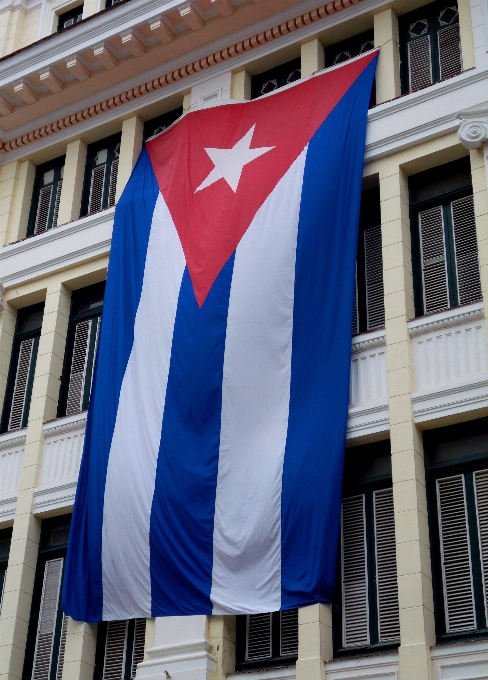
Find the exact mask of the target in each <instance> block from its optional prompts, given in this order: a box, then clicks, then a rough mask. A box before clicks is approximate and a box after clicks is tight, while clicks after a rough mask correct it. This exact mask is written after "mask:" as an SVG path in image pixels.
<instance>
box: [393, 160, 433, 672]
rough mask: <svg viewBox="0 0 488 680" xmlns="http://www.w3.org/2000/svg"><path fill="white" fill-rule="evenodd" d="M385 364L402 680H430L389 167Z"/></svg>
mask: <svg viewBox="0 0 488 680" xmlns="http://www.w3.org/2000/svg"><path fill="white" fill-rule="evenodd" d="M380 200H381V222H382V225H381V226H382V240H383V278H384V286H385V319H386V323H385V326H386V359H387V369H388V403H389V411H390V438H391V453H392V477H393V502H394V509H395V537H396V553H397V575H398V599H399V606H400V638H401V644H400V649H399V662H400V677H401V680H418V678H422V679H423V680H428V679H429V678H431V675H432V665H431V661H430V647H431V646H432V645H434V643H435V635H434V606H433V595H432V575H431V565H430V548H429V533H428V522H427V500H426V490H425V469H424V459H423V447H422V437H421V434H420V433H419V432H418V430H417V428H416V426H415V423H414V421H413V412H412V403H411V396H410V395H411V392H412V391H413V389H412V388H413V366H412V348H411V342H410V336H409V333H408V328H407V321H408V320H409V319H411V318H413V316H414V304H413V281H412V258H411V244H410V224H409V210H408V185H407V179H406V177H405V176H404V174H403V172H402V170H401V168H400V167H398V165H397V166H396V167H395V163H394V162H393V161H389V162H386V163H385V164H384V165H383V172H382V171H381V170H380Z"/></svg>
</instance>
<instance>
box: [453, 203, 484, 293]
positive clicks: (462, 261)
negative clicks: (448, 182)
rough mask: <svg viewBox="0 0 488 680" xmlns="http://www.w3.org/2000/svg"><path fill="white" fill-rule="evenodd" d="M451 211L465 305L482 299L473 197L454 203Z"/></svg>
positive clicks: (459, 281)
mask: <svg viewBox="0 0 488 680" xmlns="http://www.w3.org/2000/svg"><path fill="white" fill-rule="evenodd" d="M451 210H452V223H453V228H454V248H455V252H456V271H457V282H458V292H459V304H461V305H464V304H468V303H470V302H474V301H475V300H481V297H482V294H481V280H480V266H479V261H478V243H477V240H476V223H475V216H474V205H473V197H472V196H466V197H465V198H460V199H458V200H457V201H453V202H452V204H451Z"/></svg>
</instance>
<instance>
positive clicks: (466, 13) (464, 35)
mask: <svg viewBox="0 0 488 680" xmlns="http://www.w3.org/2000/svg"><path fill="white" fill-rule="evenodd" d="M457 6H458V11H459V35H460V38H461V55H462V64H463V71H467V70H468V68H474V67H475V66H476V61H475V56H474V39H473V21H472V19H471V2H470V0H458V3H457Z"/></svg>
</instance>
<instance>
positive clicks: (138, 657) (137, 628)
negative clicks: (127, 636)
mask: <svg viewBox="0 0 488 680" xmlns="http://www.w3.org/2000/svg"><path fill="white" fill-rule="evenodd" d="M145 642H146V619H136V620H135V621H134V644H133V647H132V664H131V676H130V677H131V680H133V679H134V678H135V677H136V673H137V665H138V664H140V663H141V662H142V661H144V646H145Z"/></svg>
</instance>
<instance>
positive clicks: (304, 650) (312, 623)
mask: <svg viewBox="0 0 488 680" xmlns="http://www.w3.org/2000/svg"><path fill="white" fill-rule="evenodd" d="M330 659H332V607H331V605H328V604H327V605H326V604H314V605H311V606H310V607H303V608H302V609H299V610H298V661H297V675H296V678H297V680H325V669H326V664H325V662H326V661H329V660H330Z"/></svg>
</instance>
